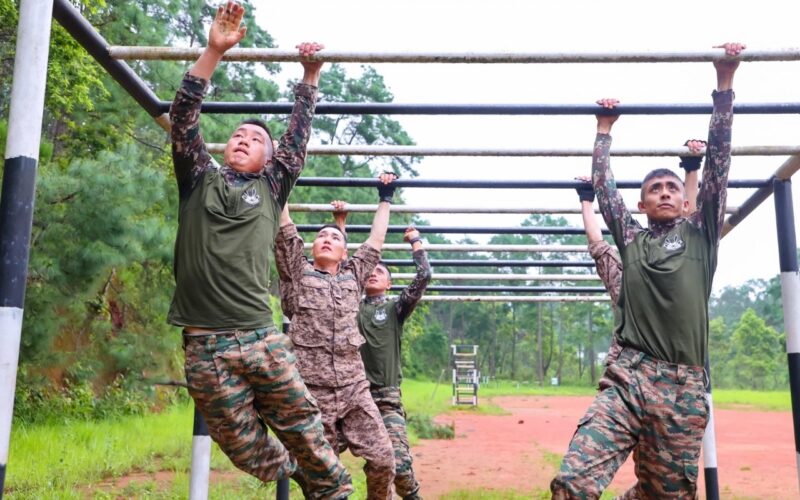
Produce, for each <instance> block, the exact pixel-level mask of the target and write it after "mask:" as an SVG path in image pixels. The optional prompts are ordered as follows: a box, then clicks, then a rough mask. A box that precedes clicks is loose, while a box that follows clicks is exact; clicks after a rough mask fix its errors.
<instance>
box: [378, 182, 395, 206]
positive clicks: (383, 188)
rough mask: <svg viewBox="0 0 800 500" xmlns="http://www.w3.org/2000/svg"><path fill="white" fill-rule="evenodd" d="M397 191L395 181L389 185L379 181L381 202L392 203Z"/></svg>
mask: <svg viewBox="0 0 800 500" xmlns="http://www.w3.org/2000/svg"><path fill="white" fill-rule="evenodd" d="M395 189H396V188H395V185H394V181H392V182H390V183H389V184H384V183H382V182H380V181H378V199H380V201H386V202H388V203H391V202H392V197H393V196H394V190H395Z"/></svg>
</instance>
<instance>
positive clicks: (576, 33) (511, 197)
mask: <svg viewBox="0 0 800 500" xmlns="http://www.w3.org/2000/svg"><path fill="white" fill-rule="evenodd" d="M741 6H746V8H740V7H741ZM256 13H257V18H258V19H259V22H260V24H261V26H263V27H264V28H265V29H266V30H268V31H269V32H270V33H271V34H272V35H273V37H274V38H275V40H276V43H277V44H278V46H280V47H282V48H290V47H293V46H294V45H295V44H296V43H298V42H300V41H318V42H321V43H324V44H325V45H326V47H328V48H329V49H335V50H353V51H378V52H379V51H397V50H408V51H436V52H490V51H505V52H605V51H609V52H613V51H625V52H643V51H698V50H706V49H709V48H711V46H712V45H717V44H719V43H723V42H727V41H739V42H743V43H746V44H747V45H748V48H750V49H753V50H769V49H779V48H791V47H795V46H797V43H798V42H797V33H798V30H797V19H798V18H799V17H800V2H796V1H794V0H765V1H760V2H747V3H745V2H720V1H716V0H714V1H704V2H697V1H691V2H690V1H685V0H677V1H672V2H658V3H656V2H642V1H629V0H624V1H611V2H598V1H596V0H595V1H589V0H581V1H566V0H562V1H550V2H544V1H533V0H529V1H522V0H514V1H511V0H494V1H485V0H484V1H480V2H479V1H475V0H404V1H402V2H387V1H374V0H373V1H364V0H352V1H341V2H333V1H330V0H325V1H323V0H305V1H303V2H295V3H286V2H275V1H269V2H259V7H258V11H257V12H256ZM283 67H284V69H283V76H284V77H293V78H296V77H299V76H300V74H301V69H300V65H299V64H284V66H283ZM346 67H347V69H348V73H349V74H352V75H353V76H355V75H356V74H357V73H358V70H359V67H358V66H357V65H346ZM375 67H376V68H377V70H378V71H379V72H380V73H381V74H382V75H383V76H384V78H385V81H386V84H387V86H388V87H389V88H390V90H391V91H392V93H393V94H394V96H395V102H398V103H417V102H430V103H438V102H441V103H556V104H585V103H591V102H594V101H595V100H596V99H598V98H600V97H617V98H619V99H620V100H621V101H622V102H623V103H630V104H638V103H676V104H679V103H710V102H711V98H710V93H711V91H712V90H713V88H714V86H715V84H716V79H715V73H714V69H713V66H712V65H711V63H680V64H663V63H662V64H605V65H599V64H598V65H595V64H581V65H577V64H575V65H573V64H560V65H559V64H550V65H541V64H539V65H535V64H530V65H443V64H440V65H434V64H380V65H375ZM798 84H800V62H784V63H775V62H773V63H743V64H742V65H741V66H740V68H739V70H738V72H737V75H736V78H735V81H734V89H735V91H736V94H737V102H739V103H744V102H753V103H757V102H797V101H799V100H800V90H798V89H800V85H798ZM394 118H395V119H397V120H398V121H399V122H400V123H401V124H402V125H403V127H404V128H405V129H406V131H407V132H408V133H409V134H410V136H411V137H412V138H413V139H414V140H415V141H416V143H417V144H419V145H421V146H442V147H444V146H465V147H467V146H468V147H475V146H481V145H485V146H487V147H537V148H539V147H542V148H546V147H585V148H589V147H591V146H592V143H593V139H594V134H595V123H596V122H595V119H594V117H592V116H565V117H553V116H530V117H508V116H505V117H503V116H499V117H491V116H457V117H444V116H395V117H394ZM708 119H709V117H708V116H701V115H697V116H651V117H648V116H622V117H621V118H620V119H619V121H618V122H617V124H616V125H615V126H614V131H613V136H614V140H615V142H614V147H619V148H627V147H649V148H667V147H675V146H678V145H680V144H682V143H683V142H684V140H686V139H688V138H690V137H698V138H705V137H706V135H707V130H708ZM798 136H800V117H799V116H796V115H785V116H765V115H764V116H761V115H739V116H738V117H737V118H736V119H735V123H734V130H733V138H734V146H754V145H791V144H796V143H797V138H798ZM612 153H613V148H612ZM784 160H785V157H760V158H747V157H734V158H733V164H732V169H731V178H732V179H753V178H762V179H763V178H766V177H768V176H769V175H770V174H772V172H774V170H775V169H776V168H777V167H778V166H780V165H781V164H782V163H783V161H784ZM590 165H591V161H590V159H589V158H571V159H569V158H566V159H558V158H494V159H493V158H436V157H432V158H426V159H424V160H423V161H422V163H421V164H420V165H419V166H418V167H417V169H418V171H419V173H420V177H421V178H463V179H467V178H469V179H488V178H495V179H571V178H573V177H574V176H575V175H588V174H589V171H590ZM612 166H613V168H614V172H615V175H616V177H617V179H619V180H639V179H641V178H642V177H643V176H644V174H645V173H646V172H648V171H649V170H651V169H653V168H657V167H662V166H666V167H668V168H672V169H675V170H677V158H676V159H672V158H616V159H614V160H613V161H612ZM798 183H800V180H798V181H796V182H795V187H794V199H795V220H796V222H797V221H800V189H798V188H797V184H798ZM750 192H751V190H732V191H730V194H729V205H732V206H733V205H738V204H740V203H741V202H742V201H743V200H744V199H745V198H747V196H749V193H750ZM404 196H405V199H406V201H407V203H409V204H415V205H421V204H425V205H441V206H463V205H471V206H472V205H487V206H492V205H494V206H500V205H502V206H557V207H571V206H577V196H576V195H575V194H574V191H565V190H552V191H543V190H536V191H533V190H521V191H515V190H494V191H492V190H442V189H439V190H435V191H434V190H429V189H407V190H405V194H404ZM637 196H638V193H637V192H635V191H626V193H625V197H626V200H628V201H629V203H630V204H631V205H633V204H634V203H635V201H636V199H637ZM773 207H774V205H773V202H772V199H770V200H768V201H767V202H765V203H764V204H763V205H762V206H761V207H760V208H759V209H758V210H756V211H755V212H754V213H753V214H751V215H750V216H749V217H748V218H747V219H745V221H744V222H742V223H741V224H740V225H739V226H738V227H737V228H736V229H735V230H734V231H732V232H731V234H730V235H728V236H727V237H726V238H725V239H724V240H723V242H722V245H721V249H720V262H719V267H718V270H717V274H716V278H715V288H716V289H719V288H720V287H722V286H726V285H731V284H739V283H742V282H743V281H745V280H747V279H750V278H769V277H772V276H774V275H776V274H777V273H778V272H779V265H778V255H777V241H776V230H775V216H774V209H773ZM424 217H426V218H427V219H428V220H430V222H431V223H432V224H436V225H444V224H447V225H499V226H512V225H518V224H519V223H520V222H521V221H522V220H523V219H524V217H523V216H520V215H508V216H491V215H486V216H476V215H447V214H441V215H438V214H431V215H425V216H424ZM573 222H574V224H575V225H580V219H579V218H574V221H573ZM458 237H459V235H451V238H453V239H457V238H458ZM472 237H473V238H475V239H478V240H479V241H484V240H485V238H481V237H480V236H477V235H473V236H472Z"/></svg>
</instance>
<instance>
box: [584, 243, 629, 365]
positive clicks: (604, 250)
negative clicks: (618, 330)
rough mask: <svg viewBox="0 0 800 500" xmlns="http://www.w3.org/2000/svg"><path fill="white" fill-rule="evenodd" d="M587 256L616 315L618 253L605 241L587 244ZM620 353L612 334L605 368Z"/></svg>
mask: <svg viewBox="0 0 800 500" xmlns="http://www.w3.org/2000/svg"><path fill="white" fill-rule="evenodd" d="M589 255H591V256H592V258H593V259H594V263H595V267H596V268H597V275H598V276H599V277H600V279H601V280H602V281H603V285H604V286H605V287H606V291H608V295H610V296H611V303H612V304H613V307H614V314H615V315H616V310H617V301H618V300H619V291H620V288H622V261H621V260H620V258H619V252H617V250H616V249H615V248H614V247H612V246H611V245H609V244H608V242H607V241H606V240H600V241H593V242H591V243H589ZM621 351H622V346H621V345H620V343H619V339H617V336H616V335H614V334H612V335H611V344H610V345H609V346H608V354H607V355H606V366H608V365H610V364H611V363H613V362H614V361H615V360H616V359H617V357H619V353H620V352H621Z"/></svg>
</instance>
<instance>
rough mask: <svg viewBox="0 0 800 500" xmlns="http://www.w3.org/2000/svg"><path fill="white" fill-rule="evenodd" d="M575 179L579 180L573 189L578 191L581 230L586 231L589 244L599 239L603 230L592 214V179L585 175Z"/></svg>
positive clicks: (601, 237)
mask: <svg viewBox="0 0 800 500" xmlns="http://www.w3.org/2000/svg"><path fill="white" fill-rule="evenodd" d="M575 180H578V181H581V185H580V186H578V187H577V188H576V189H575V191H577V192H578V199H579V200H580V202H581V216H582V217H583V230H584V231H585V232H586V239H588V240H589V243H590V244H591V243H594V242H595V241H601V240H602V239H603V232H602V230H601V229H600V224H598V223H597V218H596V217H595V216H594V206H593V204H594V188H593V187H592V180H591V179H590V178H589V177H585V176H581V177H576V178H575Z"/></svg>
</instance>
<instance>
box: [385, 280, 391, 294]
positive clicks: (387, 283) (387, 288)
mask: <svg viewBox="0 0 800 500" xmlns="http://www.w3.org/2000/svg"><path fill="white" fill-rule="evenodd" d="M390 288H392V280H391V278H390V279H388V280H386V290H387V291H388V290H389V289H390Z"/></svg>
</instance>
